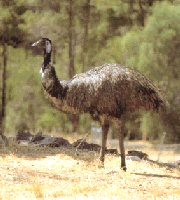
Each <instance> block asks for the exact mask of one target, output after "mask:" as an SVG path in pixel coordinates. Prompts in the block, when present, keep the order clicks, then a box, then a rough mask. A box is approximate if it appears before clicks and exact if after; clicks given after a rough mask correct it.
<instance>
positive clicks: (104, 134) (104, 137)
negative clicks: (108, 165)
mask: <svg viewBox="0 0 180 200" xmlns="http://www.w3.org/2000/svg"><path fill="white" fill-rule="evenodd" d="M108 130H109V123H106V124H103V125H102V146H101V153H100V161H101V162H102V164H103V165H104V157H105V150H106V143H107V134H108Z"/></svg>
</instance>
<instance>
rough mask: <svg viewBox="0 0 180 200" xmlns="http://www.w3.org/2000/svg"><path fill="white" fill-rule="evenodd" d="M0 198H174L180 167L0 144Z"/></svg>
mask: <svg viewBox="0 0 180 200" xmlns="http://www.w3.org/2000/svg"><path fill="white" fill-rule="evenodd" d="M0 154H1V156H0V199H9V200H10V199H18V200H20V199H37V198H40V199H78V200H79V199H80V200H81V199H83V200H84V199H125V200H126V199H127V200H128V199H131V200H132V199H138V200H139V199H145V200H146V199H173V200H174V199H180V171H179V170H178V169H170V168H168V167H166V166H160V165H158V164H155V163H153V162H150V161H141V162H139V161H132V160H127V172H123V171H122V170H121V169H120V162H121V159H120V157H119V156H115V155H106V160H105V166H104V167H102V166H101V165H100V163H99V160H98V159H99V154H98V153H96V152H86V151H79V152H78V154H76V151H75V150H70V149H69V150H68V149H65V148H50V147H36V146H33V145H32V146H19V145H18V144H15V143H12V144H11V145H10V147H1V148H0Z"/></svg>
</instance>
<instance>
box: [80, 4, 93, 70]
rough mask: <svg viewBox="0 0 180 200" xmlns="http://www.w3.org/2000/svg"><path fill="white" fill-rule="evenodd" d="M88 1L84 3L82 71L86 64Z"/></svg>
mask: <svg viewBox="0 0 180 200" xmlns="http://www.w3.org/2000/svg"><path fill="white" fill-rule="evenodd" d="M90 1H91V0H87V1H86V4H85V5H84V43H83V52H82V62H83V72H84V71H85V70H86V69H85V67H88V66H86V65H87V62H86V60H87V59H86V58H87V42H88V25H89V19H90Z"/></svg>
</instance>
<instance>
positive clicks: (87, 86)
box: [32, 38, 167, 171]
mask: <svg viewBox="0 0 180 200" xmlns="http://www.w3.org/2000/svg"><path fill="white" fill-rule="evenodd" d="M38 45H40V46H42V47H43V48H44V60H43V62H42V66H41V71H40V73H41V81H42V85H43V87H44V90H45V91H46V92H47V93H48V96H49V98H50V99H51V100H52V102H53V104H54V105H55V107H56V108H57V109H59V110H60V111H62V112H65V113H69V114H78V113H79V114H81V113H89V114H90V115H91V117H92V119H93V120H97V121H99V122H100V124H101V126H102V146H101V152H100V161H101V162H102V164H104V159H105V148H106V142H107V134H108V130H109V126H110V125H111V123H114V124H115V125H116V128H117V131H118V133H119V134H118V135H119V148H120V152H121V168H122V169H123V170H124V171H126V163H125V149H124V142H123V138H124V126H125V122H124V121H125V120H124V118H123V116H124V115H125V114H130V113H131V112H136V111H138V110H139V109H145V110H147V111H149V110H153V111H154V112H161V113H164V112H165V111H166V109H167V102H166V100H165V99H164V97H163V95H162V94H161V93H160V91H159V90H158V89H157V88H156V87H155V86H154V85H153V83H152V82H151V81H150V80H149V79H148V78H146V76H145V75H143V74H141V73H140V72H139V71H137V70H135V69H133V68H131V67H127V66H122V65H119V64H105V65H102V66H100V67H95V68H94V69H91V70H89V71H87V72H85V73H80V74H77V75H75V76H74V77H73V78H72V79H71V80H63V81H59V80H58V78H57V76H56V71H55V68H54V67H53V64H52V63H51V50H52V43H51V40H50V39H48V38H42V39H40V40H39V41H37V42H35V43H34V44H33V45H32V46H38Z"/></svg>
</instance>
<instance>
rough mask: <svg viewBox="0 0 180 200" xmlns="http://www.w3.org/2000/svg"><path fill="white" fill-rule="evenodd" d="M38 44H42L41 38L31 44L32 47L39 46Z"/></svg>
mask: <svg viewBox="0 0 180 200" xmlns="http://www.w3.org/2000/svg"><path fill="white" fill-rule="evenodd" d="M40 45H42V40H39V41H37V42H35V43H34V44H32V46H33V47H36V46H40Z"/></svg>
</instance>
